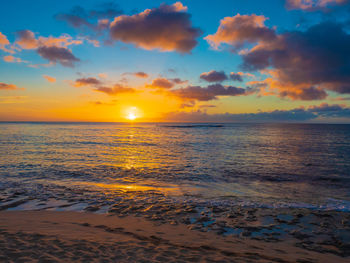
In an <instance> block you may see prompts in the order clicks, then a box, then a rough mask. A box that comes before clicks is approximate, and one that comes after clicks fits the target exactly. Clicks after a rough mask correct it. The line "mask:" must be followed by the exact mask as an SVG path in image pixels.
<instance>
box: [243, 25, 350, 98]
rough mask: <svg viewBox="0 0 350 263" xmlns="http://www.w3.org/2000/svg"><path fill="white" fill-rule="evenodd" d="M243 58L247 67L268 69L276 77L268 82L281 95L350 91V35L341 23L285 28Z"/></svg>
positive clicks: (310, 96)
mask: <svg viewBox="0 0 350 263" xmlns="http://www.w3.org/2000/svg"><path fill="white" fill-rule="evenodd" d="M242 58H243V68H244V69H246V70H260V71H261V70H266V72H267V73H268V74H269V75H271V76H272V78H273V79H270V80H268V82H269V85H270V86H271V88H272V89H275V90H279V91H280V93H281V95H282V96H284V94H285V95H286V96H290V97H294V98H298V97H299V98H300V99H311V98H312V96H314V97H315V99H320V98H325V97H326V92H325V91H324V90H331V91H335V92H338V93H341V94H345V93H350V85H349V83H350V64H349V61H350V35H349V34H348V33H347V32H346V31H345V30H344V29H343V27H342V25H341V24H336V23H332V22H323V23H320V24H317V25H314V26H312V27H310V28H309V29H308V30H306V31H291V32H285V33H283V34H280V35H278V38H276V39H275V40H274V41H271V42H269V43H259V44H258V45H257V46H255V47H254V48H252V50H251V51H249V52H248V53H246V54H245V55H243V56H242ZM270 68H271V70H270ZM322 90H323V91H322ZM293 94H301V95H300V96H294V95H293Z"/></svg>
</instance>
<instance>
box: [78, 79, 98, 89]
mask: <svg viewBox="0 0 350 263" xmlns="http://www.w3.org/2000/svg"><path fill="white" fill-rule="evenodd" d="M73 85H74V87H77V88H78V87H85V86H98V85H102V82H101V81H100V80H98V79H96V78H93V77H89V78H80V79H77V80H75V82H74V84H73Z"/></svg>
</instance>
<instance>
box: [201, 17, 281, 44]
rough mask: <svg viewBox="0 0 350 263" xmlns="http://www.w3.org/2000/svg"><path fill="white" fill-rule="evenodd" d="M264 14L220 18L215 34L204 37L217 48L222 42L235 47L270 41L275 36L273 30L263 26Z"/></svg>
mask: <svg viewBox="0 0 350 263" xmlns="http://www.w3.org/2000/svg"><path fill="white" fill-rule="evenodd" d="M266 20H267V18H266V17H265V16H262V15H261V16H258V15H240V14H237V15H235V16H233V17H225V18H223V19H221V21H220V26H219V28H218V30H217V31H216V33H215V34H213V35H208V36H206V37H205V38H204V39H205V40H207V41H208V42H209V44H210V45H211V47H212V48H214V49H218V48H219V47H220V46H221V45H222V44H228V45H231V46H233V47H235V48H239V47H241V46H242V45H243V44H245V43H256V42H259V41H270V40H272V39H274V38H275V37H276V35H275V32H274V30H272V29H269V28H268V27H266V26H265V21H266Z"/></svg>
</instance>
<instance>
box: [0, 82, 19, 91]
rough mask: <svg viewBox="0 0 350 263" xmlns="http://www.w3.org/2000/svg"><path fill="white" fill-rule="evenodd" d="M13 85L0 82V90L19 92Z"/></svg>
mask: <svg viewBox="0 0 350 263" xmlns="http://www.w3.org/2000/svg"><path fill="white" fill-rule="evenodd" d="M19 89H20V88H18V87H17V86H16V85H15V84H7V83H4V82H0V90H19Z"/></svg>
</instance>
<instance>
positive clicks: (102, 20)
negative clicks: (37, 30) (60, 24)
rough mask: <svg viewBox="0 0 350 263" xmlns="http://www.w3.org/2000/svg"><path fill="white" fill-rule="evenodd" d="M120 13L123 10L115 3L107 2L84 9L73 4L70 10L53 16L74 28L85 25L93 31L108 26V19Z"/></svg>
mask: <svg viewBox="0 0 350 263" xmlns="http://www.w3.org/2000/svg"><path fill="white" fill-rule="evenodd" d="M122 13H123V11H122V10H121V9H120V8H119V6H118V5H117V4H116V3H114V2H107V3H103V4H100V5H99V6H96V8H95V9H92V10H85V9H84V8H83V7H81V6H75V7H73V8H72V9H71V10H70V12H68V13H60V14H57V15H55V18H56V19H57V20H61V21H65V22H66V23H67V24H69V25H70V26H72V27H74V28H84V27H87V28H89V29H92V30H95V31H100V30H102V29H106V28H107V27H108V25H109V19H111V18H114V17H115V16H118V15H120V14H122ZM96 20H97V21H96Z"/></svg>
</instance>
